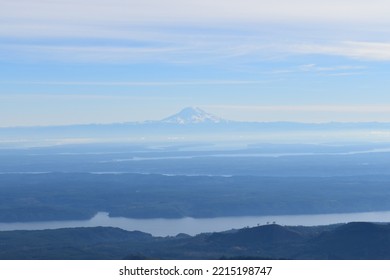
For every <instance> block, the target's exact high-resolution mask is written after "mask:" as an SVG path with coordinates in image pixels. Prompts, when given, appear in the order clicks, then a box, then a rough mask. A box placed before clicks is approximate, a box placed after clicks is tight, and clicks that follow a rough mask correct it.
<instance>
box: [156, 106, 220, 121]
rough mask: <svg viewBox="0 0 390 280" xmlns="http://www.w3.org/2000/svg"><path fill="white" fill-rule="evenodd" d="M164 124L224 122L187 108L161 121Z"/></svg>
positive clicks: (195, 109) (200, 110) (197, 110)
mask: <svg viewBox="0 0 390 280" xmlns="http://www.w3.org/2000/svg"><path fill="white" fill-rule="evenodd" d="M161 122H164V123H175V124H198V123H222V122H226V121H225V120H224V119H221V118H219V117H217V116H214V115H212V114H209V113H207V112H205V111H203V110H202V109H200V108H197V107H187V108H184V109H183V110H181V111H180V112H179V113H177V114H174V115H172V116H169V117H168V118H165V119H162V120H161Z"/></svg>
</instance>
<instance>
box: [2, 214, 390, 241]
mask: <svg viewBox="0 0 390 280" xmlns="http://www.w3.org/2000/svg"><path fill="white" fill-rule="evenodd" d="M357 221H359V222H390V211H385V212H364V213H344V214H321V215H285V216H250V217H219V218H203V219H195V218H181V219H129V218H122V217H109V215H108V213H106V212H99V213H97V214H96V215H95V216H94V217H93V218H91V219H90V220H80V221H51V222H29V223H0V231H11V230H43V229H59V228H75V227H97V226H104V227H116V228H121V229H124V230H128V231H132V230H139V231H143V232H148V233H151V234H152V235H154V236H168V235H169V236H174V235H176V234H178V233H186V234H190V235H195V234H199V233H202V232H216V231H225V230H230V229H233V228H234V229H238V228H244V227H253V226H257V225H264V224H267V223H273V222H275V223H277V224H279V225H290V226H297V225H302V226H316V225H329V224H336V223H347V222H357Z"/></svg>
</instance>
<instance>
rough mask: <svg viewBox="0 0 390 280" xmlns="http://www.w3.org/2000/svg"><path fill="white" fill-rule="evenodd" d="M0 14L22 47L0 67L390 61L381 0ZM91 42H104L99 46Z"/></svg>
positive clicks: (44, 8)
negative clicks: (313, 58) (286, 59)
mask: <svg viewBox="0 0 390 280" xmlns="http://www.w3.org/2000/svg"><path fill="white" fill-rule="evenodd" d="M0 7H1V8H0V18H1V19H2V24H1V25H0V38H1V37H3V38H16V39H18V40H25V41H26V42H22V43H20V42H18V43H15V42H13V43H10V44H3V45H1V46H0V51H1V52H2V53H4V55H3V59H5V57H12V59H14V58H15V57H21V59H28V58H33V59H35V60H51V61H81V62H94V61H96V62H114V63H120V62H126V63H128V62H139V61H141V62H142V61H150V60H153V61H163V62H170V63H194V62H202V61H203V62H205V61H207V62H210V61H220V60H223V59H241V58H245V57H250V58H251V59H253V60H259V59H269V58H274V57H281V56H286V55H287V56H288V55H297V54H299V55H305V54H320V55H330V56H343V57H347V58H350V59H362V60H375V61H376V60H383V61H388V60H390V42H388V41H386V38H389V37H388V36H389V31H388V30H390V17H389V16H388V15H389V11H390V3H389V2H388V1H385V0H372V1H365V0H354V1H352V0H343V1H339V0H338V1H336V0H328V1H322V0H321V1H320V0H296V1H294V4H293V5H292V4H291V1H289V0H274V1H264V0H242V1H236V0H214V1H207V0H198V1H191V0H184V1H183V0H166V1H159V0H144V1H135V0H83V1H77V0H67V1H65V0H53V1H47V0H0ZM357 30H358V32H357ZM373 34H376V35H373ZM32 38H33V39H34V40H35V42H34V43H31V42H29V40H30V39H32ZM96 38H99V39H102V40H106V41H105V42H104V43H103V44H101V45H99V44H96V43H94V42H92V41H91V40H94V39H96ZM61 39H63V40H68V41H66V42H62V43H61V42H60V43H58V42H57V41H58V40H61ZM74 39H82V40H84V41H86V42H87V43H88V42H90V45H88V44H85V42H84V43H83V44H80V43H77V42H76V43H75V42H74ZM39 40H41V41H39ZM118 40H120V41H124V42H126V43H128V42H136V43H137V44H140V45H141V46H138V47H133V46H131V44H130V46H123V45H122V44H120V43H118ZM37 41H38V43H37ZM53 41H55V42H57V43H56V44H53ZM3 42H4V40H3Z"/></svg>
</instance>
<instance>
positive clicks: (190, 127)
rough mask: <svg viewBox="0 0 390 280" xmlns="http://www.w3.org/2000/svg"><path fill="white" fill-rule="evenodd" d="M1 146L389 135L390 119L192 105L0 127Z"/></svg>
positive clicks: (317, 139)
mask: <svg viewBox="0 0 390 280" xmlns="http://www.w3.org/2000/svg"><path fill="white" fill-rule="evenodd" d="M0 135H1V136H0V146H2V147H4V146H7V145H8V146H14V145H27V146H29V145H30V146H34V145H40V146H41V145H53V144H55V145H58V144H68V143H91V142H166V141H168V142H169V141H176V142H177V141H192V142H193V141H208V142H215V141H225V142H226V141H252V142H253V141H262V142H264V141H265V142H275V141H279V142H280V141H282V142H283V141H284V142H289V141H290V142H291V141H292V142H300V143H306V142H307V143H308V142H310V143H313V142H334V141H347V142H351V141H352V142H353V141H386V140H387V141H390V123H378V122H366V123H352V122H350V123H337V122H330V123H297V122H288V121H286V122H238V121H231V120H225V119H222V118H220V117H218V116H215V115H213V114H210V113H208V112H205V111H204V110H202V109H200V108H196V107H188V108H184V109H183V110H181V111H180V112H178V113H176V114H174V115H171V116H169V117H167V118H164V119H162V120H154V121H145V122H125V123H112V124H81V125H80V124H79V125H64V126H35V127H9V128H0Z"/></svg>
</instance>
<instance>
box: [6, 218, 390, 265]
mask: <svg viewBox="0 0 390 280" xmlns="http://www.w3.org/2000/svg"><path fill="white" fill-rule="evenodd" d="M0 248H1V250H0V259H386V260H388V259H390V250H388V248H390V224H374V223H362V222H355V223H348V224H340V225H329V226H317V227H285V226H280V225H264V226H258V227H253V228H244V229H240V230H232V231H229V232H220V233H208V234H206V233H204V234H199V235H197V236H194V237H191V236H188V235H185V234H179V235H177V236H176V237H164V238H162V237H153V236H151V235H150V234H146V233H142V232H137V231H135V232H127V231H124V230H121V229H116V228H103V227H97V228H74V229H58V230H43V231H10V232H0Z"/></svg>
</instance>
